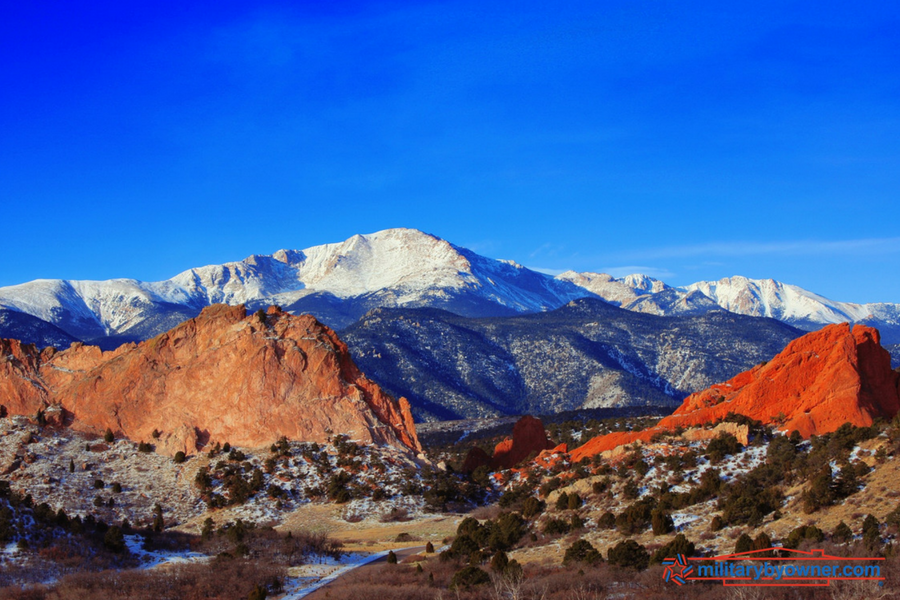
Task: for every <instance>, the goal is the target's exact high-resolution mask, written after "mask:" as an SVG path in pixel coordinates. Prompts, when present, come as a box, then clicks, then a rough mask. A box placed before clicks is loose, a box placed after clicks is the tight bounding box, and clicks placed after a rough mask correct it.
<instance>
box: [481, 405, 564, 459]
mask: <svg viewBox="0 0 900 600" xmlns="http://www.w3.org/2000/svg"><path fill="white" fill-rule="evenodd" d="M550 448H553V442H551V441H550V440H549V439H548V438H547V431H546V430H545V429H544V424H543V423H541V420H540V419H536V418H534V417H532V416H529V415H525V416H524V417H522V418H521V419H519V420H518V421H517V422H516V424H515V426H514V427H513V434H512V439H506V440H504V441H502V442H500V443H499V444H497V446H496V447H495V448H494V457H493V458H492V459H491V466H493V467H494V468H495V469H511V468H513V467H514V466H516V465H517V464H519V463H520V462H522V461H523V460H525V459H526V458H528V456H529V455H531V454H535V455H537V454H539V453H540V452H541V451H542V450H549V449H550Z"/></svg>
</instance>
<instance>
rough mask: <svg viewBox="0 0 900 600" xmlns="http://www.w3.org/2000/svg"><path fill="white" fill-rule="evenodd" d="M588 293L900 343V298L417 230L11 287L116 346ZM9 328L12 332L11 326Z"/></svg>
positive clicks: (500, 306)
mask: <svg viewBox="0 0 900 600" xmlns="http://www.w3.org/2000/svg"><path fill="white" fill-rule="evenodd" d="M582 297H599V298H603V299H604V300H606V301H607V302H609V303H611V304H614V305H616V306H619V307H622V308H625V309H628V310H632V311H635V312H643V313H649V314H655V315H699V314H703V313H705V312H709V311H711V310H723V309H724V310H728V311H731V312H736V313H740V314H745V315H751V316H761V317H771V318H775V319H778V320H780V321H784V322H786V323H789V324H791V325H794V326H796V327H800V328H802V329H807V330H812V329H817V328H819V327H821V326H822V325H824V324H827V323H839V322H844V321H850V322H854V323H857V322H858V323H866V324H870V325H874V326H876V327H878V328H879V329H880V330H881V332H882V335H883V336H884V338H885V341H886V343H896V342H898V341H900V305H898V304H889V303H880V304H853V303H849V302H834V301H831V300H829V299H827V298H824V297H822V296H819V295H818V294H814V293H812V292H809V291H807V290H804V289H802V288H799V287H797V286H793V285H788V284H784V283H781V282H778V281H774V280H771V279H765V280H762V279H748V278H746V277H729V278H725V279H721V280H719V281H701V282H697V283H694V284H691V285H689V286H686V287H682V288H676V287H672V286H669V285H667V284H666V283H664V282H662V281H660V280H658V279H654V278H652V277H649V276H646V275H641V274H632V275H628V276H626V277H621V278H615V277H612V276H611V275H608V274H604V273H576V272H575V271H566V272H565V273H562V274H561V275H558V276H557V277H555V278H554V277H551V276H549V275H545V274H543V273H539V272H537V271H533V270H531V269H528V268H526V267H524V266H522V265H520V264H518V263H516V262H515V261H511V260H496V259H492V258H487V257H484V256H481V255H479V254H476V253H475V252H472V251H471V250H468V249H466V248H462V247H460V246H456V245H454V244H452V243H450V242H448V241H446V240H443V239H441V238H439V237H437V236H434V235H431V234H428V233H424V232H422V231H418V230H416V229H402V228H401V229H386V230H384V231H378V232H376V233H371V234H366V235H354V236H352V237H351V238H349V239H347V240H344V241H343V242H337V243H331V244H322V245H319V246H312V247H310V248H306V249H304V250H289V249H283V250H279V251H277V252H275V253H273V254H271V255H262V254H255V255H252V256H249V257H247V258H245V259H244V260H241V261H236V262H228V263H224V264H221V265H207V266H204V267H196V268H193V269H188V270H187V271H184V272H182V273H179V274H178V275H175V276H174V277H172V278H171V279H166V280H164V281H156V282H142V281H138V280H135V279H112V280H108V281H72V280H35V281H30V282H28V283H23V284H19V285H13V286H8V287H3V288H0V309H3V308H6V309H9V310H13V311H18V312H21V313H25V314H28V315H31V316H33V317H36V318H37V319H40V320H42V321H45V322H47V323H50V324H51V325H52V326H54V327H56V328H59V329H61V330H63V331H64V332H65V333H67V334H69V335H71V336H72V337H75V338H77V339H81V340H85V341H92V340H94V341H99V342H104V340H105V342H104V343H106V345H107V346H108V347H111V346H113V345H114V344H116V343H121V342H122V341H129V340H141V339H147V338H148V337H152V336H153V335H156V334H157V333H159V332H161V331H165V330H167V329H169V328H171V327H173V326H174V325H176V324H178V323H180V322H181V321H183V320H184V319H187V318H190V317H193V316H196V315H197V314H198V313H199V312H200V310H201V309H203V307H205V306H208V305H210V304H213V303H225V304H247V305H249V306H250V307H251V308H252V309H254V310H255V309H256V308H259V307H264V306H267V305H269V304H278V305H280V306H282V307H284V308H285V309H286V310H289V311H291V312H295V313H299V312H310V313H312V314H314V315H316V316H317V317H318V318H319V319H320V320H322V321H324V322H325V323H326V324H328V325H331V326H332V327H335V328H338V329H340V328H343V327H346V326H349V325H350V324H352V323H353V322H355V321H356V320H357V319H359V318H360V317H361V316H362V315H364V314H365V313H366V312H368V311H369V310H372V309H373V308H379V307H408V308H413V307H430V308H440V309H444V310H449V311H451V312H454V313H457V314H460V315H462V316H467V317H489V316H503V315H513V314H521V313H529V312H540V311H546V310H552V309H555V308H558V307H560V306H563V305H564V304H566V303H568V302H570V301H572V300H575V299H577V298H582ZM0 335H2V332H0Z"/></svg>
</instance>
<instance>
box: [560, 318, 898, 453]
mask: <svg viewBox="0 0 900 600" xmlns="http://www.w3.org/2000/svg"><path fill="white" fill-rule="evenodd" d="M898 410H900V374H898V373H897V372H895V371H893V370H891V358H890V354H888V352H887V350H885V349H884V348H882V347H881V343H880V336H879V333H878V330H876V329H873V328H871V327H866V326H864V325H856V326H853V327H852V328H851V326H850V325H849V324H847V323H843V324H839V325H829V326H827V327H824V328H822V329H820V330H819V331H815V332H812V333H808V334H806V335H804V336H803V337H801V338H798V339H796V340H794V341H793V342H791V343H790V344H788V346H787V348H785V349H784V350H783V351H782V352H781V353H780V354H778V356H776V357H775V358H773V359H772V360H770V361H769V362H767V363H763V364H761V365H757V366H756V367H754V368H753V369H751V370H749V371H745V372H743V373H741V374H739V375H737V376H736V377H734V378H733V379H731V380H730V381H727V382H725V383H720V384H716V385H714V386H712V387H710V388H708V389H706V390H703V391H702V392H697V393H696V394H692V395H691V396H688V397H687V398H686V399H685V401H684V403H683V404H682V405H681V406H680V407H679V408H678V410H676V411H675V412H674V413H673V414H672V415H671V416H669V417H666V418H665V419H663V420H662V421H660V422H659V424H658V425H657V426H656V427H654V428H652V429H648V430H644V431H639V432H625V433H614V434H610V435H606V436H599V437H597V438H594V439H593V440H591V441H589V442H588V443H586V444H585V445H583V446H581V447H580V448H577V449H575V450H574V451H573V452H572V461H573V462H577V461H578V460H580V459H581V458H583V457H585V456H593V455H594V454H598V453H599V452H603V451H606V450H611V449H613V448H615V447H616V446H620V445H622V444H630V443H632V442H635V441H638V440H640V441H644V442H647V441H649V440H650V438H651V437H652V436H653V434H654V433H657V432H659V431H666V430H668V431H672V430H674V429H676V428H678V427H695V426H698V425H704V424H707V423H712V422H715V421H718V420H720V419H721V418H722V417H724V416H726V415H727V414H728V413H729V412H734V413H738V414H743V415H746V416H748V417H751V418H753V419H757V420H760V421H762V422H763V423H765V424H769V425H776V426H777V427H778V428H779V429H781V430H784V431H793V430H795V429H796V430H797V431H799V432H800V434H801V435H803V436H804V437H809V436H810V435H813V434H822V433H828V432H831V431H834V430H835V429H837V428H838V427H840V426H841V425H842V424H844V423H846V422H849V423H852V424H853V425H857V426H868V425H871V424H872V422H873V421H874V420H875V419H876V418H878V417H885V418H891V417H893V416H894V415H895V414H897V412H898Z"/></svg>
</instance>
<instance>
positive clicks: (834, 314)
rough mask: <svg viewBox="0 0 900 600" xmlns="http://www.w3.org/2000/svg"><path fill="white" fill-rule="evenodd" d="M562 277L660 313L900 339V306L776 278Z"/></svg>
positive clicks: (573, 274)
mask: <svg viewBox="0 0 900 600" xmlns="http://www.w3.org/2000/svg"><path fill="white" fill-rule="evenodd" d="M557 279H561V280H564V281H569V282H571V283H574V284H575V285H578V286H580V287H583V288H584V289H585V290H587V291H590V292H592V293H594V294H596V295H598V296H600V297H601V298H603V299H604V300H606V301H607V302H610V303H611V304H615V305H616V306H620V307H622V308H626V309H628V310H634V311H637V312H645V313H650V314H656V315H673V314H700V313H703V312H706V311H709V310H716V309H725V310H727V311H730V312H734V313H738V314H742V315H748V316H752V317H769V318H772V319H777V320H779V321H782V322H784V323H788V324H790V325H793V326H795V327H798V328H800V329H805V330H808V331H811V330H815V329H818V328H819V327H821V326H823V325H827V324H831V323H844V322H850V323H865V324H870V325H873V326H875V327H878V328H879V329H880V330H881V333H882V335H883V336H884V338H885V339H886V342H887V343H893V341H900V304H893V303H887V302H876V303H868V304H856V303H852V302H838V301H834V300H830V299H828V298H825V297H824V296H821V295H819V294H816V293H814V292H810V291H808V290H805V289H803V288H801V287H799V286H796V285H790V284H786V283H782V282H780V281H775V280H773V279H750V278H748V277H741V276H735V277H726V278H723V279H720V280H718V281H698V282H696V283H692V284H690V285H687V286H684V287H672V286H669V285H667V284H666V283H664V282H662V281H660V280H658V279H653V278H652V277H647V276H646V275H637V274H636V275H628V276H625V277H621V278H614V277H612V276H611V275H606V274H603V273H576V272H574V271H567V272H565V273H562V274H561V275H558V276H557Z"/></svg>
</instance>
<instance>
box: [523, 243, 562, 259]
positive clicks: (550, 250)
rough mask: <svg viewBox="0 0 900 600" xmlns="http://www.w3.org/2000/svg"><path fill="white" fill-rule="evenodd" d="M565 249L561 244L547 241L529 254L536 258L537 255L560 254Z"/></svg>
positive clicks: (530, 256)
mask: <svg viewBox="0 0 900 600" xmlns="http://www.w3.org/2000/svg"><path fill="white" fill-rule="evenodd" d="M563 250H564V247H563V246H562V245H561V244H553V243H551V242H546V243H544V244H541V245H540V246H538V247H537V248H535V249H534V250H532V251H531V253H530V254H529V255H528V257H529V258H535V257H537V256H551V257H552V256H558V255H559V253H560V252H562V251H563Z"/></svg>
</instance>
